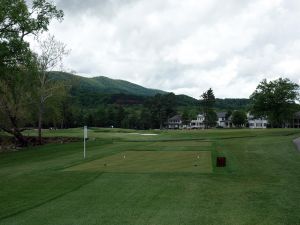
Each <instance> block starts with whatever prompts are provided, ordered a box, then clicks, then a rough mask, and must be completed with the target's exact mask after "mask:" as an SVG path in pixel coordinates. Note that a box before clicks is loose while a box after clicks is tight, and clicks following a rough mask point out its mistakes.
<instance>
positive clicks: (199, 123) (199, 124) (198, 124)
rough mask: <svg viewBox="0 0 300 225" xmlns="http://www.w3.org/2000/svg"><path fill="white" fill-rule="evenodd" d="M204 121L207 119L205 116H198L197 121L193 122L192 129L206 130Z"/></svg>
mask: <svg viewBox="0 0 300 225" xmlns="http://www.w3.org/2000/svg"><path fill="white" fill-rule="evenodd" d="M204 119H205V117H204V115H203V114H198V116H197V119H195V120H192V121H191V125H190V127H191V128H192V129H202V128H204V127H205V125H204Z"/></svg>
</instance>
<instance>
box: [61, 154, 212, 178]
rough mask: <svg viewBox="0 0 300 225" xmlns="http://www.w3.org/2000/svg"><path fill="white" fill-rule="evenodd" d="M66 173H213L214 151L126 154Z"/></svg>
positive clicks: (78, 166) (90, 163)
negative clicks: (212, 159) (212, 160)
mask: <svg viewBox="0 0 300 225" xmlns="http://www.w3.org/2000/svg"><path fill="white" fill-rule="evenodd" d="M66 171H103V172H126V173H127V172H128V173H148V172H191V173H211V172H212V162H211V152H210V151H168V152H165V151H125V152H122V153H118V154H115V155H112V156H108V157H105V158H101V159H97V160H94V161H90V162H87V163H83V164H80V165H76V166H73V167H70V168H68V169H66Z"/></svg>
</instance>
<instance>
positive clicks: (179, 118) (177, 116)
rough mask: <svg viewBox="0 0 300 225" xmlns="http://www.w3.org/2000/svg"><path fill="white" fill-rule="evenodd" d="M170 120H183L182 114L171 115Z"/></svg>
mask: <svg viewBox="0 0 300 225" xmlns="http://www.w3.org/2000/svg"><path fill="white" fill-rule="evenodd" d="M169 120H181V116H180V115H175V116H173V117H171V118H170V119H169Z"/></svg>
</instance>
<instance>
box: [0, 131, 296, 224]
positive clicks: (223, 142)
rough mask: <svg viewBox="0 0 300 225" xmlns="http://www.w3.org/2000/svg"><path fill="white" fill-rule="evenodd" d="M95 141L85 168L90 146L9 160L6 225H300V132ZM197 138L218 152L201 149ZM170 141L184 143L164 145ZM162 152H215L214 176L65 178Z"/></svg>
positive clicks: (3, 189) (3, 167)
mask: <svg viewBox="0 0 300 225" xmlns="http://www.w3.org/2000/svg"><path fill="white" fill-rule="evenodd" d="M68 131H69V130H64V131H59V133H60V134H61V135H63V134H64V133H66V135H69V136H72V135H73V136H80V135H81V130H79V129H77V130H76V129H74V130H70V133H69V132H68ZM90 134H91V136H93V135H94V136H93V137H94V138H96V140H95V141H89V142H88V145H87V159H86V160H83V159H82V143H69V144H51V145H46V146H42V147H34V148H30V149H28V150H25V151H21V152H14V153H3V154H0V184H1V185H0V199H1V201H0V208H1V210H0V224H1V225H2V224H5V225H10V224H18V225H22V224H24V225H28V224H30V225H40V224H45V225H48V224H49V225H50V224H51V225H52V224H63V225H73V224H76V225H77V224H78V225H83V224H89V225H90V224H91V225H93V224H130V225H131V224H137V225H143V224H155V225H160V224H172V225H176V224H272V225H273V224H275V225H276V224H278V225H279V224H291V225H294V224H300V205H299V202H300V188H299V187H300V154H299V152H298V151H296V149H295V146H294V145H293V143H292V140H293V139H294V138H295V137H297V136H298V135H299V132H298V130H291V129H279V130H265V131H261V130H259V131H255V130H253V131H249V130H222V131H220V130H216V131H213V130H211V131H207V132H205V131H204V132H203V131H191V132H189V131H175V132H173V131H163V132H160V134H159V135H158V136H156V137H146V138H145V137H135V139H139V140H141V141H143V142H128V140H133V139H132V136H130V135H128V136H127V134H126V133H122V132H118V133H113V132H98V133H96V134H95V133H92V131H91V132H90ZM103 134H107V136H104V135H103ZM47 135H50V134H47ZM51 135H57V133H53V134H51ZM99 135H100V136H99ZM245 136H254V137H251V138H250V137H249V138H245ZM235 137H242V138H235ZM243 137H244V138H243ZM195 138H199V139H200V138H205V139H207V140H209V142H207V143H210V144H208V145H209V146H201V143H202V142H201V141H199V142H200V144H199V145H197V144H198V143H197V142H198V141H195V140H193V139H195ZM166 139H172V140H177V141H173V142H170V145H167V144H166V143H167V142H159V140H166ZM179 139H180V140H182V139H186V141H178V140H179ZM148 140H150V142H147V141H148ZM152 141H155V142H152ZM176 143H177V144H176ZM204 143H206V142H204ZM153 145H154V146H155V147H156V149H155V150H156V152H158V153H159V152H161V151H162V152H164V153H165V152H166V153H168V154H169V153H170V152H171V153H172V151H175V150H176V151H178V152H183V153H189V152H193V153H195V151H196V152H197V151H198V152H205V151H210V152H211V154H212V166H213V173H208V174H203V173H182V172H177V171H173V172H168V173H165V172H159V171H148V172H147V173H132V172H130V173H128V172H126V173H125V172H120V171H118V172H110V173H106V172H102V171H100V170H99V171H66V169H67V168H72V167H73V168H74V167H76V166H83V165H86V164H88V163H92V162H96V161H97V160H100V161H101V160H103V159H109V158H110V157H114V156H122V154H124V152H126V151H130V152H133V151H134V152H135V153H141V154H144V153H145V150H148V151H147V153H148V152H149V153H151V154H153V153H154V152H150V151H151V148H152V150H153V147H154V146H153ZM194 145H195V146H194ZM143 149H145V150H143ZM174 149H175V150H174ZM147 153H146V154H147ZM220 155H223V156H226V157H227V163H228V166H227V167H226V168H217V167H215V157H216V156H220ZM181 163H182V162H180V160H179V162H178V165H179V164H181ZM140 166H142V164H140ZM176 166H177V164H176Z"/></svg>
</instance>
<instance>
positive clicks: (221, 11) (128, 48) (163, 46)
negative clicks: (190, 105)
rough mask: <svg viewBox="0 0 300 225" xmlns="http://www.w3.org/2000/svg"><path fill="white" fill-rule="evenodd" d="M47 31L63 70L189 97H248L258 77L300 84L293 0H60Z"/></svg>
mask: <svg viewBox="0 0 300 225" xmlns="http://www.w3.org/2000/svg"><path fill="white" fill-rule="evenodd" d="M57 5H58V7H60V8H62V9H63V10H64V11H65V12H66V16H65V20H64V22H62V23H53V24H52V25H51V28H50V32H51V33H53V34H55V36H56V37H57V38H58V39H60V40H62V41H63V42H65V43H66V44H67V45H68V46H69V47H70V48H71V49H72V52H71V54H70V56H69V57H68V58H66V62H65V65H66V66H67V68H70V69H72V70H75V71H77V72H78V73H80V74H85V75H87V76H88V75H90V76H96V75H106V76H109V77H112V78H118V79H126V80H129V81H132V82H135V83H138V84H141V85H145V86H147V87H151V88H159V89H163V90H167V91H174V92H175V93H178V94H179V93H181V94H188V95H191V96H194V97H197V98H198V97H199V95H200V94H201V93H202V92H203V91H205V90H206V89H208V88H209V87H212V88H213V89H214V90H215V93H216V95H217V97H248V96H249V95H250V94H251V93H252V92H253V90H254V89H255V87H256V85H257V84H258V82H259V81H261V80H262V79H263V78H268V79H275V78H278V76H283V75H284V76H286V77H289V78H290V79H292V80H293V81H295V82H300V76H299V73H300V30H299V29H297V27H298V21H299V19H300V15H299V13H298V12H299V10H300V3H299V1H296V0H286V1H283V0H252V1H250V0H249V1H248V0H243V1H241V0H228V1H226V2H220V1H217V0H203V1H198V0H186V1H181V0H172V1H161V0H152V1H147V0H129V1H124V0H103V1H96V0H87V1H79V0H72V1H71V0H58V1H57Z"/></svg>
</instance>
